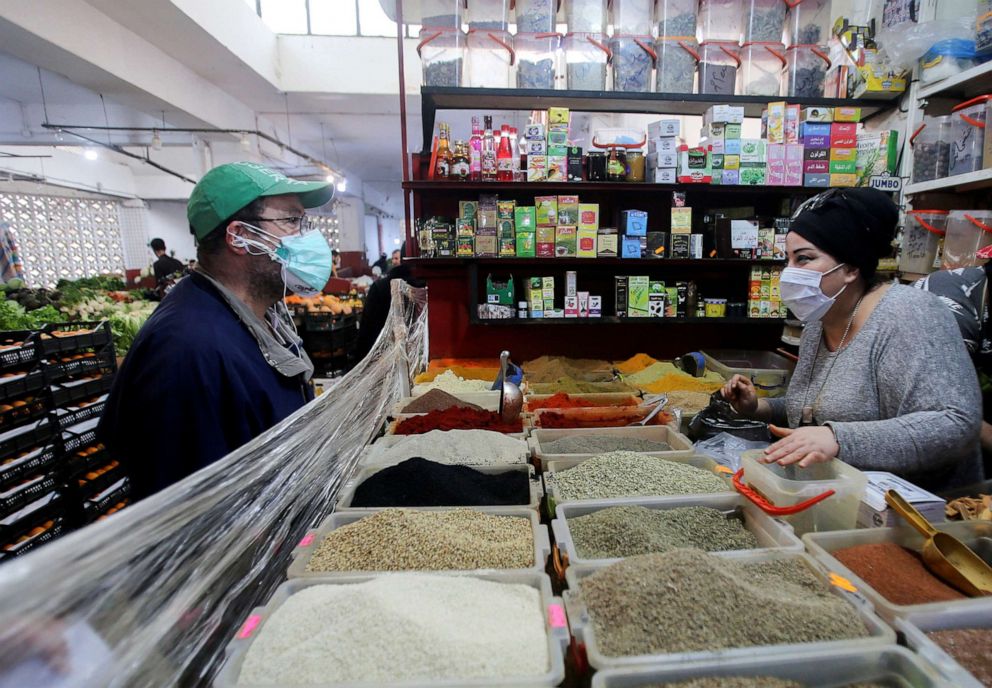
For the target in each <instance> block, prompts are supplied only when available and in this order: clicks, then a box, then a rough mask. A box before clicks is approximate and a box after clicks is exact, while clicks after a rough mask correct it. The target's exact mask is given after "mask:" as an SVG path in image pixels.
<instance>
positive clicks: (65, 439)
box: [59, 419, 97, 454]
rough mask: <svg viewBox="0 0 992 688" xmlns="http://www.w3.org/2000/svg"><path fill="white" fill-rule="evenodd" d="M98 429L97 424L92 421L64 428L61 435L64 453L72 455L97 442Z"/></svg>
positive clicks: (60, 439)
mask: <svg viewBox="0 0 992 688" xmlns="http://www.w3.org/2000/svg"><path fill="white" fill-rule="evenodd" d="M96 427H97V424H96V423H94V422H92V419H91V420H89V421H86V422H84V423H80V424H79V425H74V426H72V427H69V428H64V429H63V430H62V432H60V433H59V441H60V443H61V445H62V453H63V454H71V453H72V452H75V451H77V450H78V449H81V448H82V447H86V446H88V445H90V444H93V443H94V442H96Z"/></svg>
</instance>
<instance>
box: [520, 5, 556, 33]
mask: <svg viewBox="0 0 992 688" xmlns="http://www.w3.org/2000/svg"><path fill="white" fill-rule="evenodd" d="M514 8H515V10H516V15H515V16H516V19H517V34H521V33H551V32H552V31H554V30H555V15H556V14H557V12H558V0H516V4H515V5H514Z"/></svg>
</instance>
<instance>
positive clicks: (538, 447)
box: [527, 425, 692, 470]
mask: <svg viewBox="0 0 992 688" xmlns="http://www.w3.org/2000/svg"><path fill="white" fill-rule="evenodd" d="M589 435H607V436H610V437H632V438H635V439H639V440H649V441H651V442H664V443H666V444H667V445H669V446H670V447H671V448H672V450H671V451H662V452H638V453H640V454H644V455H645V456H655V457H658V458H662V459H665V458H671V457H678V456H689V455H691V454H692V440H690V439H689V438H688V437H686V436H685V435H683V434H681V433H679V432H677V431H676V430H675V429H673V428H672V427H671V426H669V425H662V426H657V425H656V426H649V427H636V428H576V429H573V430H565V429H560V430H559V429H554V430H550V429H549V430H544V429H541V428H534V429H533V430H531V433H530V439H529V440H528V441H527V442H528V444H529V445H530V451H531V456H533V457H534V458H535V459H536V460H537V462H538V463H539V465H540V466H542V467H543V466H545V465H547V463H548V462H550V461H554V462H555V465H556V466H559V467H560V470H563V469H565V468H569V467H571V466H577V465H578V464H580V463H582V462H583V461H585V460H586V459H591V458H593V457H594V456H599V455H600V454H602V452H593V453H588V454H549V453H548V452H547V451H545V450H544V448H543V447H545V446H547V445H548V443H550V442H554V441H555V440H560V439H563V438H565V437H582V436H589Z"/></svg>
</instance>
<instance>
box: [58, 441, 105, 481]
mask: <svg viewBox="0 0 992 688" xmlns="http://www.w3.org/2000/svg"><path fill="white" fill-rule="evenodd" d="M91 448H96V451H94V452H92V453H90V452H88V451H87V450H88V449H91ZM81 454H85V455H81ZM110 461H111V458H110V452H108V451H107V449H106V448H104V447H103V445H102V444H98V443H93V444H91V445H90V446H89V447H80V448H79V449H77V450H76V451H74V452H72V453H71V454H69V455H67V456H65V457H63V459H62V461H61V462H60V463H59V465H58V469H57V470H58V472H59V473H60V474H61V475H63V476H64V480H65V481H67V482H68V481H69V480H71V479H72V478H75V477H77V476H78V475H79V474H80V473H87V472H88V471H91V470H93V469H95V468H99V467H100V466H106V465H107V464H108V463H110Z"/></svg>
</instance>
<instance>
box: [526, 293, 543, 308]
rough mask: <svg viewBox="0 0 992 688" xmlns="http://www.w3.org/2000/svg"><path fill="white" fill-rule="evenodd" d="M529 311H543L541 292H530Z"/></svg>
mask: <svg viewBox="0 0 992 688" xmlns="http://www.w3.org/2000/svg"><path fill="white" fill-rule="evenodd" d="M529 300H530V309H531V311H543V310H544V297H543V296H542V295H541V290H540V289H538V290H536V291H535V290H534V289H531V290H530V299H529Z"/></svg>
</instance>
